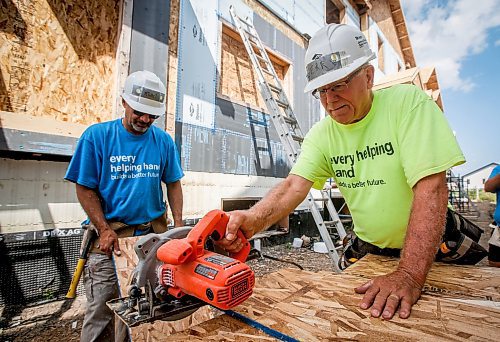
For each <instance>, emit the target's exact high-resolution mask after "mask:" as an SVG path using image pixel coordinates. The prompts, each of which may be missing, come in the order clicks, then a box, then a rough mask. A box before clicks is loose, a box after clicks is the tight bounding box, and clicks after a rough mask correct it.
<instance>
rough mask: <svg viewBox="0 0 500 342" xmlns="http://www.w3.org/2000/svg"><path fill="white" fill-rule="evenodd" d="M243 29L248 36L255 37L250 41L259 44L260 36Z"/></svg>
mask: <svg viewBox="0 0 500 342" xmlns="http://www.w3.org/2000/svg"><path fill="white" fill-rule="evenodd" d="M243 31H245V33H246V34H247V36H248V37H247V38H252V39H253V40H252V39H248V40H249V41H250V43H252V44H255V45H257V43H256V41H257V42H258V39H259V37H257V36H256V35H255V34H253V33H252V32H250V31H248V30H245V29H243Z"/></svg>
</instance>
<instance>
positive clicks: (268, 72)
mask: <svg viewBox="0 0 500 342" xmlns="http://www.w3.org/2000/svg"><path fill="white" fill-rule="evenodd" d="M262 71H264V72H265V73H266V74H269V75H271V76H274V74H273V73H272V72H271V71H269V70H267V69H262Z"/></svg>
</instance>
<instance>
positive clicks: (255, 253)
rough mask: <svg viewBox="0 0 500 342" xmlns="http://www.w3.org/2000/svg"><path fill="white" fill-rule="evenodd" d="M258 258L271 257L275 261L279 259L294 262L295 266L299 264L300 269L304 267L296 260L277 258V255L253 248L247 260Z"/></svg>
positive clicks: (289, 262)
mask: <svg viewBox="0 0 500 342" xmlns="http://www.w3.org/2000/svg"><path fill="white" fill-rule="evenodd" d="M257 258H267V259H271V260H275V261H279V262H286V263H288V264H292V265H294V266H297V267H298V268H299V269H300V270H303V269H304V268H303V267H302V266H300V265H299V264H297V263H296V262H293V261H289V260H284V259H280V258H276V257H273V256H270V255H266V254H262V253H261V252H260V251H259V250H257V249H255V248H254V249H252V250H251V251H250V254H249V255H248V258H247V261H249V260H253V259H257Z"/></svg>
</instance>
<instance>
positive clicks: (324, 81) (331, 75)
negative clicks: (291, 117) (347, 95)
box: [304, 53, 375, 93]
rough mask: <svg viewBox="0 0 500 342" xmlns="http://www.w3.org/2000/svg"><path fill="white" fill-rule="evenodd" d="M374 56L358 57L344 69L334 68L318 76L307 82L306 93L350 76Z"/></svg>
mask: <svg viewBox="0 0 500 342" xmlns="http://www.w3.org/2000/svg"><path fill="white" fill-rule="evenodd" d="M374 58H375V54H374V53H372V55H370V56H368V57H367V58H358V59H357V60H355V61H354V62H352V63H351V64H350V65H349V66H346V67H344V68H342V69H338V70H332V71H330V72H328V73H326V74H324V75H321V76H319V77H316V78H315V79H313V80H312V81H310V82H308V83H307V84H306V86H305V88H304V93H307V92H310V91H313V90H316V89H318V88H321V87H323V86H326V85H328V84H330V83H334V82H337V81H339V80H341V79H343V78H345V77H347V76H349V75H350V74H352V73H353V72H355V71H356V70H358V69H359V68H360V67H361V66H362V65H364V64H366V63H368V62H369V61H371V60H372V59H374Z"/></svg>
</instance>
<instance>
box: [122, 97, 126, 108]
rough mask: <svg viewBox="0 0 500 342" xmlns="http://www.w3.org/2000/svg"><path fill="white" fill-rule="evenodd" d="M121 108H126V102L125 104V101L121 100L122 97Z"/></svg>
mask: <svg viewBox="0 0 500 342" xmlns="http://www.w3.org/2000/svg"><path fill="white" fill-rule="evenodd" d="M122 106H123V108H127V102H125V100H124V99H123V97H122Z"/></svg>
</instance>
